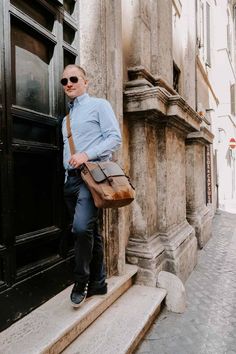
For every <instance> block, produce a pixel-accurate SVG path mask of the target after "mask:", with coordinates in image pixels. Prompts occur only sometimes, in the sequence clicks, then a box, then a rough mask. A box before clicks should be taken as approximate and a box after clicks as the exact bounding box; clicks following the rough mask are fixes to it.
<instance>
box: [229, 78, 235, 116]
mask: <svg viewBox="0 0 236 354" xmlns="http://www.w3.org/2000/svg"><path fill="white" fill-rule="evenodd" d="M230 103H231V114H232V115H233V116H235V111H236V109H235V84H232V85H230Z"/></svg>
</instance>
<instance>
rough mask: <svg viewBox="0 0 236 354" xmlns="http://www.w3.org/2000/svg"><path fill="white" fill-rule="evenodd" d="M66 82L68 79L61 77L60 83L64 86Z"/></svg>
mask: <svg viewBox="0 0 236 354" xmlns="http://www.w3.org/2000/svg"><path fill="white" fill-rule="evenodd" d="M67 82H68V80H67V79H66V78H65V79H61V84H62V85H63V86H66V85H67Z"/></svg>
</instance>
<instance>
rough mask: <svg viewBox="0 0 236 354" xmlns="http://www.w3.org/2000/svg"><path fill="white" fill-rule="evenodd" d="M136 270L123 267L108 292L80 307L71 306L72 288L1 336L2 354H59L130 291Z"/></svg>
mask: <svg viewBox="0 0 236 354" xmlns="http://www.w3.org/2000/svg"><path fill="white" fill-rule="evenodd" d="M136 273H137V267H136V266H133V265H126V267H125V272H124V275H121V276H113V277H111V278H109V279H108V280H107V283H108V293H107V294H106V295H103V296H96V297H93V298H89V299H88V300H86V302H85V303H84V304H83V305H82V306H81V307H79V308H77V309H74V308H73V307H72V306H71V303H70V300H69V298H70V292H71V288H72V286H70V287H68V288H67V289H65V290H63V291H62V292H61V293H59V294H57V295H56V296H55V297H53V298H52V299H50V300H49V301H47V302H46V303H45V304H43V305H42V306H40V307H38V308H37V309H36V310H34V311H32V312H31V313H30V314H29V315H27V316H25V317H24V318H22V319H21V320H19V321H18V322H16V323H14V324H13V325H12V326H11V327H9V328H7V329H6V330H5V331H3V332H1V333H0V348H1V349H0V352H1V353H4V354H13V353H14V354H15V353H17V354H42V353H43V354H58V353H61V352H62V351H63V349H64V348H66V347H67V346H68V345H69V344H70V343H71V342H72V341H73V340H74V339H75V338H77V337H78V335H79V334H80V333H82V332H83V331H84V330H85V329H86V328H87V327H88V326H89V325H90V324H91V323H92V322H93V321H95V320H96V318H98V317H99V316H100V315H101V314H102V313H103V312H104V311H105V310H106V309H107V308H108V307H109V306H110V305H111V304H112V303H113V302H114V301H116V299H118V298H119V297H120V296H121V295H122V294H123V293H124V292H126V291H127V289H129V288H130V287H131V286H132V284H133V282H134V276H135V274H136Z"/></svg>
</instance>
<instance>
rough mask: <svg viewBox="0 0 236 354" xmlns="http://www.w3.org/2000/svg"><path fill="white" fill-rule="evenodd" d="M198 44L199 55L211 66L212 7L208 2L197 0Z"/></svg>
mask: <svg viewBox="0 0 236 354" xmlns="http://www.w3.org/2000/svg"><path fill="white" fill-rule="evenodd" d="M197 46H198V48H199V56H200V58H201V59H202V61H203V62H205V63H206V65H208V66H211V7H210V5H209V3H208V2H203V1H202V0H198V2H197Z"/></svg>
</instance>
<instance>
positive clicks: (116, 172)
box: [85, 161, 125, 183]
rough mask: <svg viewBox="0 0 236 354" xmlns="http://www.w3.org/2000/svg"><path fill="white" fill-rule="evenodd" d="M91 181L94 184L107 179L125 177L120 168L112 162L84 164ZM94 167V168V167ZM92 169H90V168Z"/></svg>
mask: <svg viewBox="0 0 236 354" xmlns="http://www.w3.org/2000/svg"><path fill="white" fill-rule="evenodd" d="M85 165H86V167H87V168H88V170H89V172H90V173H91V175H92V177H93V179H94V180H95V181H96V182H98V183H99V182H102V181H104V180H105V179H106V178H108V177H115V176H125V173H124V171H123V170H122V168H121V167H120V166H119V165H117V163H115V162H112V161H106V162H100V163H85ZM94 165H96V167H94ZM91 167H92V168H91Z"/></svg>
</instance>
